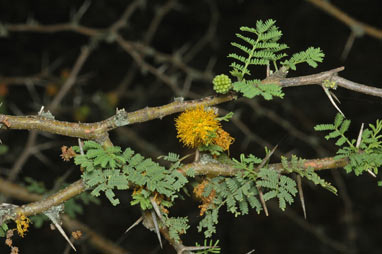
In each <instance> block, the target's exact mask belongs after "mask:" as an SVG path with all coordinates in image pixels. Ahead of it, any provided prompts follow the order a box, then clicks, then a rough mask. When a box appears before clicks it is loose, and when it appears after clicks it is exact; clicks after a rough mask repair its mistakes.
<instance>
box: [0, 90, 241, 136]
mask: <svg viewBox="0 0 382 254" xmlns="http://www.w3.org/2000/svg"><path fill="white" fill-rule="evenodd" d="M235 98H236V96H234V95H226V96H210V97H205V98H203V99H198V100H190V101H183V100H181V99H179V100H175V101H174V102H172V103H169V104H166V105H163V106H159V107H146V108H144V109H140V110H137V111H134V112H130V113H127V112H125V111H124V110H119V111H118V112H117V114H116V115H114V116H112V117H110V118H109V119H106V120H104V121H101V122H96V123H71V122H64V121H58V120H53V119H50V118H46V117H41V116H11V115H1V114H0V124H1V125H0V128H1V129H18V130H39V131H45V132H50V133H54V134H59V135H64V136H69V137H78V138H83V139H97V140H98V139H100V138H103V137H104V135H105V134H106V133H107V132H108V131H110V130H112V129H115V128H117V127H120V126H124V125H127V124H134V123H141V122H145V121H149V120H153V119H156V118H160V119H162V118H163V117H165V116H167V115H171V114H174V113H177V112H182V111H184V110H186V109H190V108H195V107H198V106H202V105H203V106H213V105H216V104H220V103H223V102H227V101H231V100H233V99H235Z"/></svg>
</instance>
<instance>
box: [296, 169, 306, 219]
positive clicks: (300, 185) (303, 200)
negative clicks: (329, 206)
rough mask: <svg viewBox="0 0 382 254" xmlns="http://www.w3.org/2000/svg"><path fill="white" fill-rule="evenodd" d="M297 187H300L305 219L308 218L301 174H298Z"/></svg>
mask: <svg viewBox="0 0 382 254" xmlns="http://www.w3.org/2000/svg"><path fill="white" fill-rule="evenodd" d="M297 188H298V194H299V196H300V202H301V207H302V211H303V212H304V219H305V220H306V208H305V199H304V192H303V191H302V184H301V176H300V175H297Z"/></svg>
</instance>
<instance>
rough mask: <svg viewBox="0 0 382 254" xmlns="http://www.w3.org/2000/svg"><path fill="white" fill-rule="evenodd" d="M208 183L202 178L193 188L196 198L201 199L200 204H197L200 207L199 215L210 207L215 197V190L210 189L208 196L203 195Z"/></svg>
mask: <svg viewBox="0 0 382 254" xmlns="http://www.w3.org/2000/svg"><path fill="white" fill-rule="evenodd" d="M208 184H209V181H208V180H203V181H202V182H201V183H200V184H198V185H197V186H195V188H194V194H195V196H196V197H197V198H199V199H201V201H202V204H201V205H199V206H198V208H200V216H203V214H204V213H205V212H206V211H207V210H208V208H210V206H211V205H213V203H212V201H213V200H214V198H215V195H216V191H215V190H212V191H211V192H210V194H209V195H208V197H205V196H204V195H203V192H204V188H205V187H206V186H207V185H208Z"/></svg>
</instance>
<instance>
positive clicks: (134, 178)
mask: <svg viewBox="0 0 382 254" xmlns="http://www.w3.org/2000/svg"><path fill="white" fill-rule="evenodd" d="M73 149H74V150H75V151H76V152H79V151H80V149H79V147H73ZM83 151H84V155H77V156H76V157H75V160H74V162H75V164H77V165H80V166H81V167H82V168H83V169H84V172H83V175H82V178H83V179H84V182H85V184H86V185H87V186H88V187H89V188H91V189H92V191H91V194H92V195H94V196H99V195H100V194H101V192H104V193H105V195H106V197H107V198H108V199H109V201H110V202H111V203H112V204H113V205H117V204H119V200H118V198H116V197H115V193H114V190H127V189H129V188H130V186H131V185H134V186H141V187H142V188H143V189H144V190H145V191H146V192H147V195H142V192H136V193H135V194H134V195H137V196H136V197H134V195H133V201H132V204H133V205H134V204H140V206H141V207H142V208H143V207H144V208H145V209H150V208H151V206H150V205H148V203H149V197H150V196H151V194H152V193H154V192H156V193H158V194H162V195H164V196H165V197H167V198H168V199H169V200H171V201H172V200H174V199H175V198H176V197H177V192H178V191H179V190H180V189H181V188H182V187H183V186H184V185H185V184H186V183H187V182H188V181H187V178H186V177H184V176H183V175H182V174H180V173H179V172H178V171H177V170H176V169H177V168H178V167H179V166H180V163H179V162H175V163H174V165H175V166H174V165H173V166H172V167H171V168H170V169H169V170H166V169H165V168H164V167H162V166H160V165H159V164H158V163H156V162H154V161H152V160H151V159H150V158H144V157H143V156H142V155H140V154H136V153H134V151H133V150H131V149H130V148H127V149H125V150H124V151H123V152H122V150H121V148H120V147H108V148H106V149H104V148H103V147H102V146H101V145H99V144H97V143H96V142H94V141H85V142H84V145H83ZM177 158H179V156H178V155H176V154H169V156H167V157H166V159H168V160H172V161H176V159H177Z"/></svg>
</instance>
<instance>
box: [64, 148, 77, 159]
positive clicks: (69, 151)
mask: <svg viewBox="0 0 382 254" xmlns="http://www.w3.org/2000/svg"><path fill="white" fill-rule="evenodd" d="M60 156H61V158H62V159H63V160H64V161H70V159H71V158H73V157H74V156H76V153H75V152H74V150H73V148H72V147H69V148H68V147H67V146H62V147H61V155H60Z"/></svg>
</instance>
